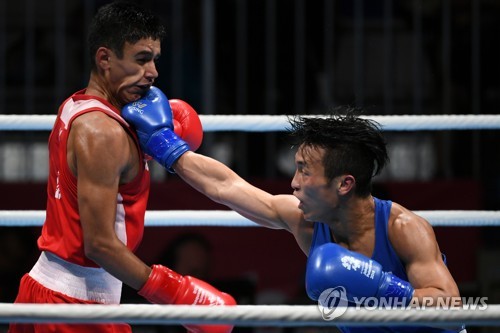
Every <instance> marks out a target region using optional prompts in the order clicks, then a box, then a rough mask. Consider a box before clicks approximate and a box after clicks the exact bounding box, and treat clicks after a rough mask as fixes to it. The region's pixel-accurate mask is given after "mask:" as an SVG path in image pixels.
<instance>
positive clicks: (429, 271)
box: [389, 204, 460, 304]
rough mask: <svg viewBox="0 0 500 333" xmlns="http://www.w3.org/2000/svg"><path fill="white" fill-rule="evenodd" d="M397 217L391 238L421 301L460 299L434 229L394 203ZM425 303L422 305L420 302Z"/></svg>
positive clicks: (390, 234) (390, 232) (392, 225)
mask: <svg viewBox="0 0 500 333" xmlns="http://www.w3.org/2000/svg"><path fill="white" fill-rule="evenodd" d="M393 207H395V208H393V209H396V211H397V212H398V213H397V218H396V219H395V220H394V222H393V223H392V224H391V225H390V227H389V239H390V241H391V243H392V245H393V247H394V250H395V251H396V253H397V254H398V256H399V257H400V258H401V259H402V261H403V262H404V263H405V267H406V273H407V275H408V279H409V281H410V283H411V284H412V286H413V288H414V289H415V293H414V295H413V297H414V298H417V299H418V300H419V301H420V302H422V301H423V298H424V297H425V298H426V301H428V300H429V299H433V300H434V301H437V300H438V298H445V299H450V297H457V298H458V297H460V293H459V290H458V287H457V284H456V282H455V280H454V279H453V277H452V275H451V273H450V271H449V270H448V268H447V267H446V265H445V264H444V262H443V260H442V257H441V251H440V249H439V245H438V243H437V240H436V237H435V234H434V231H433V229H432V226H431V225H430V224H429V223H428V222H427V221H426V220H425V219H423V218H422V217H420V216H417V215H416V214H414V213H413V212H411V211H409V210H407V209H405V208H403V207H401V206H400V205H398V204H393ZM420 304H421V303H420Z"/></svg>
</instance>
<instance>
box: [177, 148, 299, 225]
mask: <svg viewBox="0 0 500 333" xmlns="http://www.w3.org/2000/svg"><path fill="white" fill-rule="evenodd" d="M174 170H175V171H176V173H177V174H178V175H179V176H180V177H181V178H182V179H183V180H184V181H186V183H188V184H189V185H191V186H192V187H194V188H195V189H197V190H198V191H200V192H201V193H203V194H204V195H206V196H208V197H209V198H210V199H212V200H213V201H215V202H218V203H220V204H223V205H225V206H228V207H229V208H231V209H233V210H234V211H236V212H238V213H240V214H241V215H243V216H245V217H247V218H249V219H251V220H253V221H255V222H256V223H258V224H260V225H263V226H265V227H268V228H274V229H286V230H288V231H292V232H293V229H294V228H295V227H296V226H297V224H298V223H299V222H300V221H301V218H302V213H301V211H300V210H299V209H298V204H299V202H298V199H297V198H296V197H294V196H293V195H272V194H270V193H268V192H266V191H264V190H261V189H260V188H258V187H255V186H253V185H251V184H250V183H248V182H247V181H246V180H244V179H243V178H241V177H240V176H239V175H238V174H236V173H235V172H234V171H233V170H231V169H230V168H229V167H227V166H226V165H224V164H223V163H221V162H219V161H217V160H214V159H212V158H210V157H207V156H203V155H200V154H196V153H193V152H187V153H186V154H184V155H183V156H182V157H181V158H180V159H179V160H178V161H177V163H176V164H174Z"/></svg>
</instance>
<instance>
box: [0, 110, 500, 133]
mask: <svg viewBox="0 0 500 333" xmlns="http://www.w3.org/2000/svg"><path fill="white" fill-rule="evenodd" d="M317 116H318V117H323V116H324V115H317ZM307 117H311V116H307ZM363 118H369V119H373V120H375V121H377V122H378V123H380V124H381V126H382V129H383V130H386V131H417V130H474V129H500V115H471V114H469V115H401V116H396V115H393V116H363ZM200 119H201V123H202V125H203V130H204V131H205V132H215V131H244V132H266V131H284V130H286V129H287V128H288V127H289V123H288V116H286V115H200ZM54 121H55V115H0V130H9V131H16V130H17V131H21V130H51V129H52V126H53V124H54Z"/></svg>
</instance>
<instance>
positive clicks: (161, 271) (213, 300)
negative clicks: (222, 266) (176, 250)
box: [138, 265, 236, 333]
mask: <svg viewBox="0 0 500 333" xmlns="http://www.w3.org/2000/svg"><path fill="white" fill-rule="evenodd" d="M138 293H139V295H141V296H143V297H144V298H145V299H147V300H148V301H150V302H151V303H155V304H187V305H236V301H235V300H234V298H233V297H232V296H231V295H229V294H226V293H223V292H221V291H219V290H217V289H215V288H214V287H213V286H211V285H209V284H208V283H206V282H203V281H201V280H198V279H196V278H194V277H192V276H182V275H180V274H178V273H176V272H174V271H172V270H171V269H169V268H167V267H165V266H162V265H153V267H152V271H151V274H150V275H149V278H148V280H147V281H146V283H145V284H144V286H143V287H142V288H141V289H140V290H139V291H138ZM185 327H186V328H187V329H188V331H190V332H194V333H229V332H231V331H232V329H233V326H232V325H185Z"/></svg>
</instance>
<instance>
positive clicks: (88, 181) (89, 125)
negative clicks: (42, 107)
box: [68, 113, 151, 289]
mask: <svg viewBox="0 0 500 333" xmlns="http://www.w3.org/2000/svg"><path fill="white" fill-rule="evenodd" d="M70 137H71V138H70V141H69V142H68V144H69V148H68V149H69V150H72V151H73V156H74V159H73V160H74V166H75V169H76V170H75V171H76V175H77V177H78V205H79V212H80V220H81V224H82V230H83V238H84V246H85V254H86V256H87V257H88V258H90V259H91V260H93V261H94V262H96V263H97V264H98V265H99V266H101V267H102V268H104V269H105V270H106V271H108V272H109V273H110V274H112V275H113V276H115V277H116V278H118V279H119V280H121V281H123V282H124V283H126V284H127V285H129V286H131V287H133V288H135V289H139V288H140V287H141V286H142V285H143V284H144V282H145V281H146V280H147V278H148V276H149V274H150V272H151V269H150V268H149V267H148V266H147V265H146V264H144V263H143V262H142V261H141V260H140V259H139V258H137V257H136V256H135V255H134V254H133V253H132V252H131V251H130V250H129V249H128V248H127V247H126V246H125V244H123V243H122V242H121V241H120V240H119V239H118V237H117V235H116V232H115V229H114V227H115V226H114V223H115V218H116V205H117V201H116V200H117V194H118V186H119V185H120V184H119V183H120V177H121V175H122V174H123V173H125V170H126V169H127V168H129V167H130V166H131V165H133V164H132V162H131V160H132V158H133V157H134V156H133V155H132V149H135V147H134V148H131V145H132V143H131V142H130V141H129V140H130V138H129V136H128V135H127V134H126V133H125V131H124V130H123V128H122V127H121V126H120V125H119V124H118V123H117V122H116V121H115V120H112V119H111V118H109V117H107V116H106V115H104V114H100V113H89V114H86V115H82V116H80V117H79V118H77V119H76V120H75V122H74V124H73V127H72V129H71V132H70ZM136 158H137V157H136Z"/></svg>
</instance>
